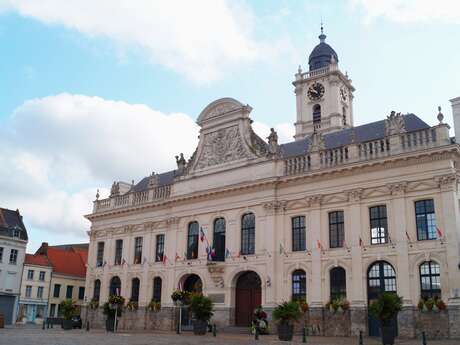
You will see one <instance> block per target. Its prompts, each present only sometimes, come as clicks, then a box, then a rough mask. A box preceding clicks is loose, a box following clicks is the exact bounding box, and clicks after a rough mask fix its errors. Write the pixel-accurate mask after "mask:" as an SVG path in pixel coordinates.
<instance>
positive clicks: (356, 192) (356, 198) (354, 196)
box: [347, 188, 364, 202]
mask: <svg viewBox="0 0 460 345" xmlns="http://www.w3.org/2000/svg"><path fill="white" fill-rule="evenodd" d="M363 192H364V189H363V188H356V189H351V190H349V191H347V194H348V201H351V202H360V201H361V199H362V197H363Z"/></svg>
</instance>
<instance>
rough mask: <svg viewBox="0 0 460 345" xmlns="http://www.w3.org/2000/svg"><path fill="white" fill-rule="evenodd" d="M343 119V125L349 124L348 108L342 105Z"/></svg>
mask: <svg viewBox="0 0 460 345" xmlns="http://www.w3.org/2000/svg"><path fill="white" fill-rule="evenodd" d="M342 119H343V125H344V126H346V125H347V110H346V109H345V107H342Z"/></svg>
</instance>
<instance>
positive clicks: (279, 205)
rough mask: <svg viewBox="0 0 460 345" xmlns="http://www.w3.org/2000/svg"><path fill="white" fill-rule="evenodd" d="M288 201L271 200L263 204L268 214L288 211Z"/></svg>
mask: <svg viewBox="0 0 460 345" xmlns="http://www.w3.org/2000/svg"><path fill="white" fill-rule="evenodd" d="M286 206H287V202H286V201H284V200H283V201H278V200H275V201H271V202H267V203H265V204H263V208H264V210H265V212H266V214H267V215H273V214H277V213H280V212H284V211H286Z"/></svg>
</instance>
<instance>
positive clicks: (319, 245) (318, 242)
mask: <svg viewBox="0 0 460 345" xmlns="http://www.w3.org/2000/svg"><path fill="white" fill-rule="evenodd" d="M316 245H317V247H318V249H321V250H322V249H323V246H322V245H321V242H320V241H319V240H316Z"/></svg>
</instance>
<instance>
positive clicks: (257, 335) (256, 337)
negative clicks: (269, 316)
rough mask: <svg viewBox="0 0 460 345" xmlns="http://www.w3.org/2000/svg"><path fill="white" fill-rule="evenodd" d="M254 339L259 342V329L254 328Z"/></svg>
mask: <svg viewBox="0 0 460 345" xmlns="http://www.w3.org/2000/svg"><path fill="white" fill-rule="evenodd" d="M254 339H255V340H259V327H256V331H255V334H254Z"/></svg>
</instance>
